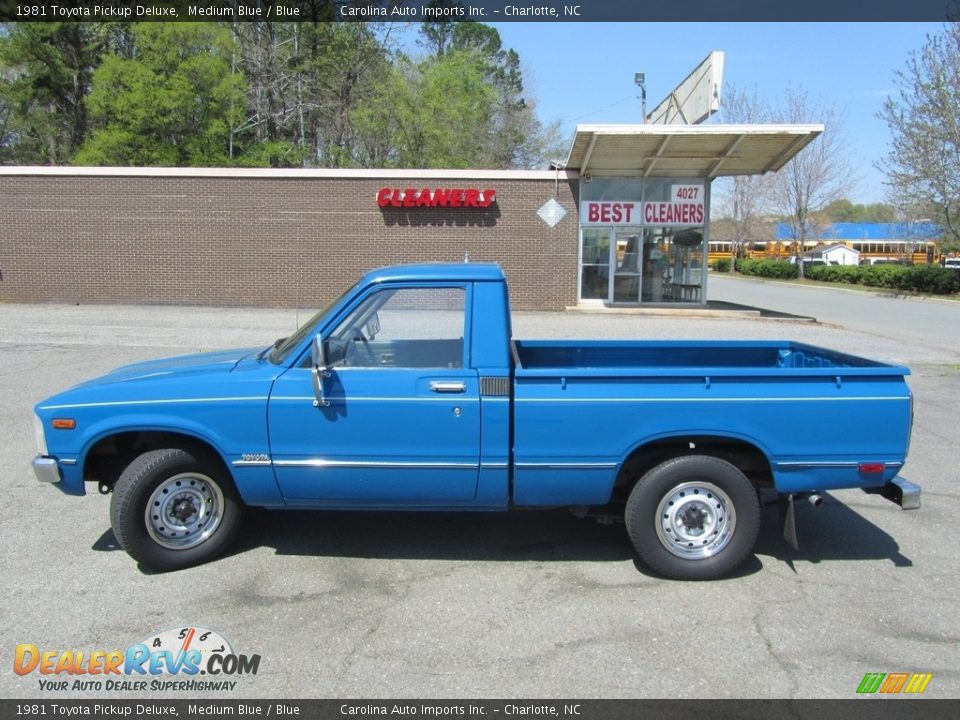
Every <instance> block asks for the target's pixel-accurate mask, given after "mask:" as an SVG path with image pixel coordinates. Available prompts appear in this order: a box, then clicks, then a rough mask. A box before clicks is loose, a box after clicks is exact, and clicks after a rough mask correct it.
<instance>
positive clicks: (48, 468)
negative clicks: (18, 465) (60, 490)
mask: <svg viewBox="0 0 960 720" xmlns="http://www.w3.org/2000/svg"><path fill="white" fill-rule="evenodd" d="M31 464H32V465H33V474H34V475H36V476H37V480H39V481H40V482H45V483H58V482H60V480H61V479H62V476H61V475H60V464H59V463H58V462H57V461H56V460H55V459H54V458H49V457H42V456H37V457H35V458H34V459H33V462H32V463H31Z"/></svg>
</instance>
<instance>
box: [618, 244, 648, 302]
mask: <svg viewBox="0 0 960 720" xmlns="http://www.w3.org/2000/svg"><path fill="white" fill-rule="evenodd" d="M616 237H617V252H616V257H615V258H614V267H613V297H612V298H611V299H612V301H613V302H615V303H637V302H639V301H640V286H641V284H642V283H641V276H640V263H641V252H642V249H643V231H642V230H641V229H640V228H630V227H618V228H617V229H616Z"/></svg>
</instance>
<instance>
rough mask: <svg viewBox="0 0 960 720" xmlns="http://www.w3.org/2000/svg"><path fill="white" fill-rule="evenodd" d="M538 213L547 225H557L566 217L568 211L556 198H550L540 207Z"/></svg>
mask: <svg viewBox="0 0 960 720" xmlns="http://www.w3.org/2000/svg"><path fill="white" fill-rule="evenodd" d="M537 215H539V216H540V219H541V220H543V221H544V222H545V223H546V224H547V225H549V226H550V227H555V226H556V224H557V223H558V222H560V221H561V220H563V218H565V217H566V215H567V211H566V210H564V209H563V205H561V204H560V203H558V202H557V201H556V200H555V199H554V198H550V199H549V200H547V201H546V202H545V203H544V204H543V205H541V206H540V209H539V210H537Z"/></svg>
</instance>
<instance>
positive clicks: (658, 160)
mask: <svg viewBox="0 0 960 720" xmlns="http://www.w3.org/2000/svg"><path fill="white" fill-rule="evenodd" d="M822 132H823V125H578V126H577V133H576V136H575V137H574V139H573V145H572V146H571V147H570V154H569V155H568V156H567V161H566V169H568V170H578V171H579V172H580V175H581V176H582V175H584V174H585V173H588V172H589V173H591V174H592V175H597V176H609V177H684V178H705V179H713V178H715V177H723V176H727V175H762V174H763V173H767V172H772V171H776V170H779V169H780V168H782V167H783V166H784V165H785V164H786V163H787V162H788V161H789V160H790V159H791V158H793V157H794V156H795V155H796V154H797V153H798V152H800V151H801V150H802V149H803V148H804V147H806V146H807V145H808V144H809V143H811V142H813V140H814V139H816V137H817V136H818V135H819V134H820V133H822Z"/></svg>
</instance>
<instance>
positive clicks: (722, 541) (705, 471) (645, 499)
mask: <svg viewBox="0 0 960 720" xmlns="http://www.w3.org/2000/svg"><path fill="white" fill-rule="evenodd" d="M625 520H626V525H627V532H628V533H629V535H630V540H631V541H632V542H633V546H634V548H635V549H636V551H637V554H638V555H639V556H640V559H641V560H642V561H643V562H644V563H645V564H646V565H648V566H649V567H651V568H652V569H654V570H656V571H657V572H658V573H660V574H661V575H664V576H665V577H669V578H675V579H678V580H706V579H712V578H717V577H721V576H723V575H726V574H728V573H730V572H732V571H733V570H735V569H736V568H737V567H738V566H740V565H741V564H742V563H743V562H744V561H745V560H746V559H747V557H749V555H750V554H751V552H752V551H753V546H754V543H756V540H757V534H758V533H759V530H760V503H759V501H758V499H757V493H756V490H755V489H754V487H753V486H752V485H751V484H750V481H749V480H748V479H747V478H746V476H745V475H744V474H743V473H742V472H740V470H738V469H737V468H736V467H735V466H733V465H731V464H730V463H728V462H727V461H726V460H721V459H720V458H716V457H712V456H708V455H688V456H684V457H678V458H673V459H671V460H667V461H666V462H663V463H661V464H660V465H657V466H656V467H654V468H653V469H651V470H650V471H648V472H647V473H646V474H645V475H644V476H643V477H642V478H640V480H639V482H637V484H636V485H635V486H634V488H633V490H632V491H631V493H630V497H629V498H628V500H627V507H626V513H625Z"/></svg>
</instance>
